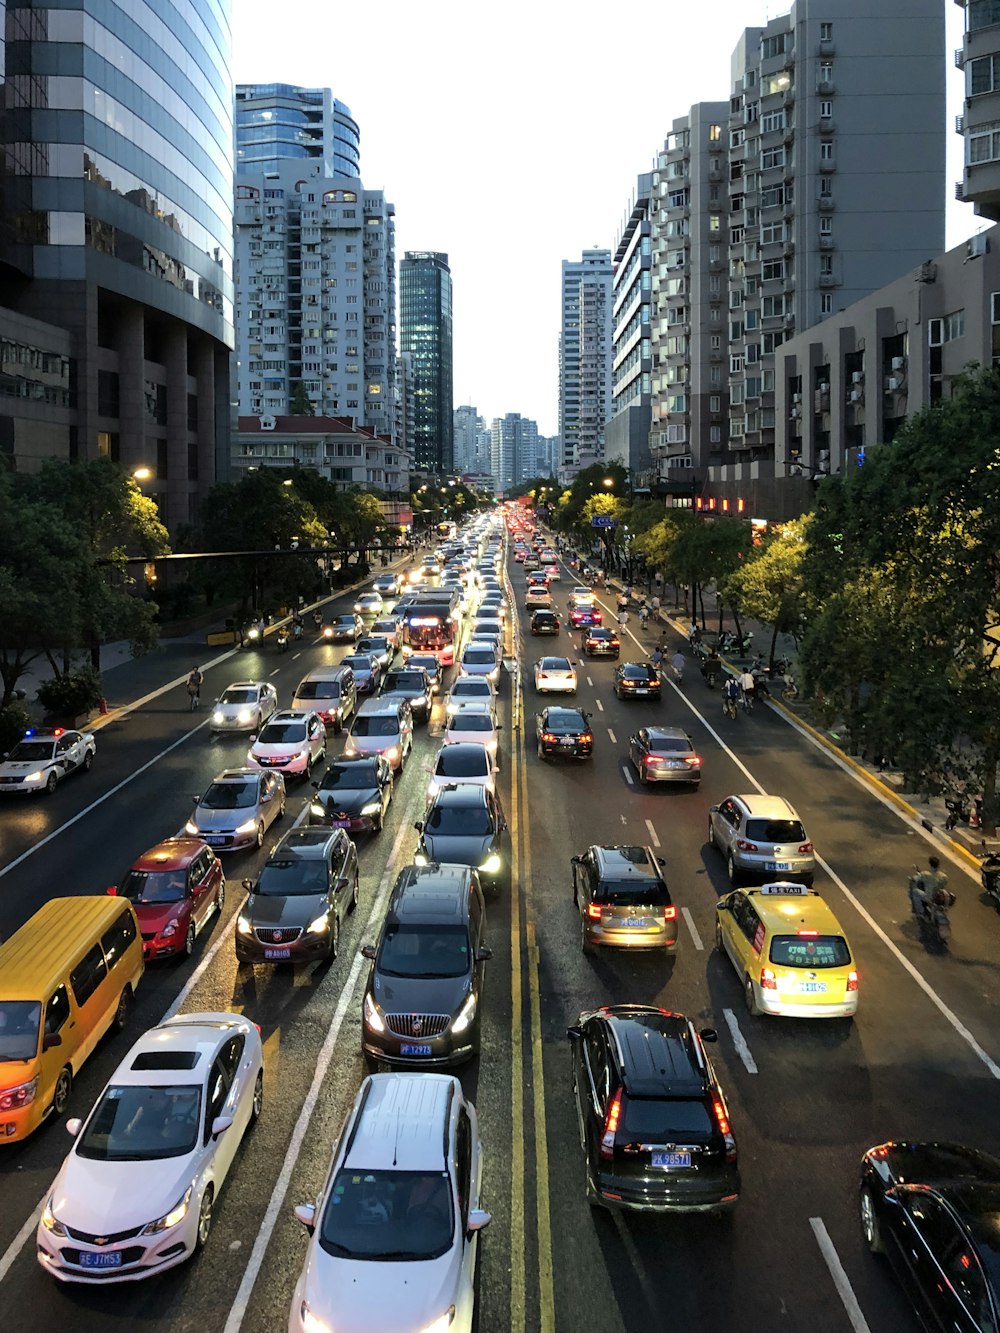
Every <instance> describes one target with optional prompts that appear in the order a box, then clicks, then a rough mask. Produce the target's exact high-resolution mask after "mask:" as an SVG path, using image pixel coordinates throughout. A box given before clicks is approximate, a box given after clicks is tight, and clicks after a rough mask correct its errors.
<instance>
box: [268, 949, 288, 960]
mask: <svg viewBox="0 0 1000 1333" xmlns="http://www.w3.org/2000/svg"><path fill="white" fill-rule="evenodd" d="M291 956H292V951H291V949H265V950H264V957H265V958H273V959H281V958H291Z"/></svg>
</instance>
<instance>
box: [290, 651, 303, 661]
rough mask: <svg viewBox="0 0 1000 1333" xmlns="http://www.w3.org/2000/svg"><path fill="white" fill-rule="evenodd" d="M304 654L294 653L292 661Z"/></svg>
mask: <svg viewBox="0 0 1000 1333" xmlns="http://www.w3.org/2000/svg"><path fill="white" fill-rule="evenodd" d="M301 656H302V654H301V653H292V661H293V662H295V661H297V660H298V658H300V657H301Z"/></svg>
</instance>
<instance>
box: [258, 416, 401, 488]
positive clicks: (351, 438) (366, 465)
mask: <svg viewBox="0 0 1000 1333" xmlns="http://www.w3.org/2000/svg"><path fill="white" fill-rule="evenodd" d="M296 466H298V467H305V468H310V469H312V470H313V471H315V472H318V473H319V474H320V476H322V477H325V478H326V479H327V480H328V481H332V482H334V483H335V484H336V485H337V486H338V487H339V488H340V489H341V490H345V491H346V490H351V489H352V488H358V489H360V490H366V491H383V492H385V493H386V494H388V495H407V494H408V493H409V485H410V465H409V459H408V458H407V455H406V452H405V450H403V449H401V448H400V447H399V446H398V445H397V444H396V443H395V442H394V441H393V440H391V439H389V438H387V437H386V436H380V435H376V434H375V432H374V431H372V430H369V429H367V428H366V427H364V426H359V425H357V423H356V422H355V421H354V420H353V418H351V417H292V416H284V417H274V416H260V417H240V418H239V425H238V429H237V431H236V435H235V437H234V440H233V469H232V470H233V476H234V477H237V478H238V477H244V476H246V474H247V472H248V471H251V470H252V469H254V468H261V467H281V468H289V467H296Z"/></svg>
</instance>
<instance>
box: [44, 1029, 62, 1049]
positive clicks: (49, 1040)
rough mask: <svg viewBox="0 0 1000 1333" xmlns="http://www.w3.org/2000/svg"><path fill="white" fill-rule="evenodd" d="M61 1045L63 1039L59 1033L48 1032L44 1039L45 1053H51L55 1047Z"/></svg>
mask: <svg viewBox="0 0 1000 1333" xmlns="http://www.w3.org/2000/svg"><path fill="white" fill-rule="evenodd" d="M61 1045H62V1037H60V1035H59V1033H58V1032H46V1034H45V1036H44V1037H43V1038H42V1050H43V1051H51V1050H52V1047H53V1046H61Z"/></svg>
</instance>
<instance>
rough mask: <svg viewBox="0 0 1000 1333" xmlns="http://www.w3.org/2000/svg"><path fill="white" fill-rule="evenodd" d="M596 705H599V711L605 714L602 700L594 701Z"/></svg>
mask: <svg viewBox="0 0 1000 1333" xmlns="http://www.w3.org/2000/svg"><path fill="white" fill-rule="evenodd" d="M594 703H595V704H597V711H598V712H599V713H603V712H604V705H603V704H602V703H601V701H600V699H595V700H594Z"/></svg>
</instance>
